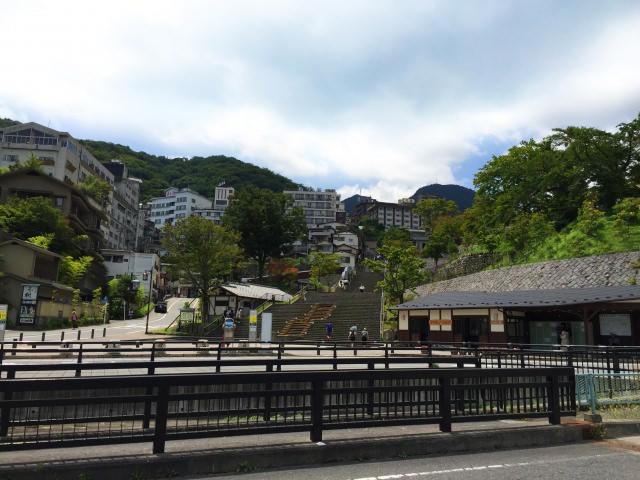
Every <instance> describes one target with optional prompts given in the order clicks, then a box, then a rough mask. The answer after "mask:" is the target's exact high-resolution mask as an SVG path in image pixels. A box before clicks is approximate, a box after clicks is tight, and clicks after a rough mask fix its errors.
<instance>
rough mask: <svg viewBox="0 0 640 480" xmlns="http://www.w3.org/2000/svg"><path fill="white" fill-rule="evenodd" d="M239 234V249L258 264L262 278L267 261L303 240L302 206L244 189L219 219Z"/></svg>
mask: <svg viewBox="0 0 640 480" xmlns="http://www.w3.org/2000/svg"><path fill="white" fill-rule="evenodd" d="M222 220H223V223H224V224H225V225H227V226H228V227H230V228H231V229H233V230H235V231H236V232H239V234H240V246H241V247H242V248H243V249H244V251H245V253H246V254H247V255H248V256H249V257H250V258H252V259H253V260H255V261H256V262H257V264H258V278H262V277H263V276H264V269H265V265H266V263H267V261H269V260H272V259H275V258H279V257H282V256H283V255H284V254H285V253H288V252H289V250H290V249H291V247H292V245H293V243H294V242H295V241H296V240H301V239H303V238H305V236H306V234H307V224H306V222H305V217H304V211H303V210H302V208H301V207H294V206H293V199H292V198H291V196H290V195H285V194H284V193H278V192H272V191H270V190H268V189H265V188H256V187H247V188H244V189H243V190H241V191H239V192H237V193H236V194H235V195H234V196H233V198H232V199H231V202H230V204H229V206H228V207H227V209H226V210H225V213H224V216H223V218H222Z"/></svg>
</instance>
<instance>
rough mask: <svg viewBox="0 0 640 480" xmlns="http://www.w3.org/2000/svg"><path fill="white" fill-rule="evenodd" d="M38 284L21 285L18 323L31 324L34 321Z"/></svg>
mask: <svg viewBox="0 0 640 480" xmlns="http://www.w3.org/2000/svg"><path fill="white" fill-rule="evenodd" d="M39 286H40V285H39V284H37V285H36V284H23V285H22V300H21V301H20V314H19V316H18V321H19V323H21V324H32V325H33V323H34V322H35V319H36V305H37V301H38V287H39Z"/></svg>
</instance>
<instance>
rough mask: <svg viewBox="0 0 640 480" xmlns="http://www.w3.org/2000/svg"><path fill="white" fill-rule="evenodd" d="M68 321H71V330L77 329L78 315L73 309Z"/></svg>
mask: <svg viewBox="0 0 640 480" xmlns="http://www.w3.org/2000/svg"><path fill="white" fill-rule="evenodd" d="M69 319H70V320H71V328H72V329H74V330H75V329H76V328H78V314H77V313H76V311H75V309H74V310H73V311H72V312H71V316H70V317H69Z"/></svg>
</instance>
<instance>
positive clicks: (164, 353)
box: [0, 337, 640, 374]
mask: <svg viewBox="0 0 640 480" xmlns="http://www.w3.org/2000/svg"><path fill="white" fill-rule="evenodd" d="M104 355H109V356H120V357H123V358H127V357H130V358H134V357H135V358H140V359H142V360H148V361H158V360H159V359H160V358H161V359H163V360H164V359H166V358H172V357H173V358H175V357H178V356H180V357H186V356H201V355H206V356H210V357H215V358H216V359H218V360H221V359H223V358H227V357H229V356H233V355H253V356H266V357H270V356H275V357H277V359H284V358H286V357H290V356H302V357H307V358H309V357H312V356H314V355H315V356H317V357H327V356H330V357H331V358H334V359H338V358H341V357H344V356H354V357H355V356H362V357H375V356H377V357H383V358H384V359H386V360H387V361H390V360H389V359H393V358H401V357H412V358H417V357H422V358H423V359H424V360H425V361H426V363H430V364H433V363H439V364H452V365H457V364H459V363H462V364H464V365H468V364H471V363H474V362H475V364H476V365H475V366H478V367H483V368H530V367H531V368H535V367H572V368H575V369H576V373H578V374H583V373H640V347H604V346H570V347H560V346H557V348H553V346H549V345H518V346H517V347H516V348H514V346H513V345H510V344H492V345H486V344H482V345H481V344H478V345H473V346H469V345H468V344H464V343H452V344H435V343H418V342H415V343H408V344H407V343H406V342H403V343H398V342H368V343H367V344H362V343H361V342H356V343H355V345H352V344H351V343H350V342H321V341H316V342H314V341H306V342H305V341H298V342H291V343H287V342H273V343H269V342H253V343H252V342H248V341H246V340H235V341H233V342H231V344H230V345H229V344H228V343H227V342H224V341H219V340H218V339H216V340H215V341H214V340H211V339H207V338H198V337H192V338H186V337H183V338H179V339H168V340H166V341H165V340H145V339H143V340H131V341H111V340H107V339H102V340H84V341H82V340H76V339H69V340H64V341H56V342H44V341H38V342H34V341H20V340H13V341H8V342H4V343H0V373H1V372H2V371H6V369H5V367H4V366H3V364H4V363H5V360H6V359H7V358H10V359H11V361H12V364H16V362H19V361H20V359H38V358H48V357H52V356H54V357H55V356H61V357H68V358H73V359H74V360H75V362H76V363H78V364H82V363H84V362H87V361H93V360H95V358H96V357H100V356H104ZM417 362H418V363H419V361H417ZM336 364H337V362H336ZM46 368H47V365H43V366H42V368H41V369H43V370H46ZM336 368H337V367H336Z"/></svg>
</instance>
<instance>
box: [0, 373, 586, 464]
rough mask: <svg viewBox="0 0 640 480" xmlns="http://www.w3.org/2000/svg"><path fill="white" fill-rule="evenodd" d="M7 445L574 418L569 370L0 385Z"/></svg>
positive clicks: (159, 441)
mask: <svg viewBox="0 0 640 480" xmlns="http://www.w3.org/2000/svg"><path fill="white" fill-rule="evenodd" d="M0 394H1V400H0V449H3V450H17V449H37V448H52V447H70V446H85V445H99V444H110V443H111V444H113V443H132V442H151V443H152V444H153V453H163V452H164V450H165V444H166V442H167V441H171V440H181V439H191V438H206V437H221V436H231V435H253V434H269V433H279V432H304V431H307V432H309V434H310V440H311V441H312V442H319V441H321V440H322V435H323V431H325V430H327V429H345V428H372V427H382V426H392V425H416V424H438V425H439V429H440V431H442V432H450V431H451V430H452V425H453V424H455V423H459V422H477V421H487V420H500V419H509V418H511V419H524V418H545V417H546V418H548V420H549V423H551V424H559V423H560V419H561V416H564V415H571V416H575V413H576V400H575V378H574V373H573V369H571V368H544V369H542V368H539V369H519V368H518V369H500V370H498V369H489V370H482V369H477V368H472V369H400V370H387V369H385V370H343V371H330V372H327V371H304V372H259V373H219V374H190V375H185V374H181V375H154V376H131V377H100V378H96V377H92V378H90V377H83V378H61V379H60V378H58V379H55V380H42V379H39V380H18V379H5V380H3V381H2V382H0Z"/></svg>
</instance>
